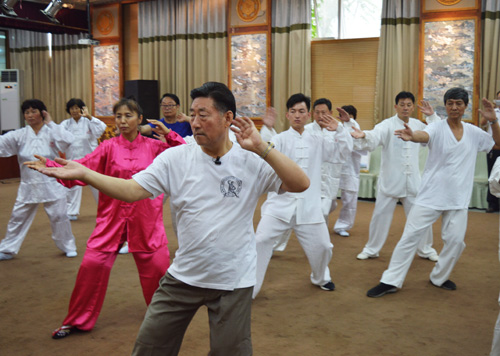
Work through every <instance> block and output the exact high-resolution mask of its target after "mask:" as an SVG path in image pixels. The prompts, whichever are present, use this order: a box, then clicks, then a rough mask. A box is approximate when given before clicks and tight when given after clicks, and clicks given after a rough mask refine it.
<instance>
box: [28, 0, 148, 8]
mask: <svg viewBox="0 0 500 356" xmlns="http://www.w3.org/2000/svg"><path fill="white" fill-rule="evenodd" d="M21 1H24V0H21ZM28 1H30V2H36V3H39V4H49V3H50V0H28ZM62 2H63V3H64V4H68V5H72V6H73V7H74V8H76V9H79V10H85V9H86V8H87V0H62ZM89 2H90V5H104V4H118V3H124V2H128V3H130V2H139V1H123V0H121V1H116V0H89Z"/></svg>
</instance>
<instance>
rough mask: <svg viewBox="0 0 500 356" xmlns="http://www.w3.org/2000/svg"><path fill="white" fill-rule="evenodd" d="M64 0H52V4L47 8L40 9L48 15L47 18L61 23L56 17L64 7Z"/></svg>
mask: <svg viewBox="0 0 500 356" xmlns="http://www.w3.org/2000/svg"><path fill="white" fill-rule="evenodd" d="M63 5H64V4H63V2H62V1H61V0H52V1H51V2H50V4H49V5H48V6H47V7H46V8H45V10H40V11H41V12H42V14H44V15H45V16H47V18H48V19H49V20H50V21H52V22H53V23H56V24H59V21H57V19H56V15H57V13H58V12H59V10H61V8H62V7H63Z"/></svg>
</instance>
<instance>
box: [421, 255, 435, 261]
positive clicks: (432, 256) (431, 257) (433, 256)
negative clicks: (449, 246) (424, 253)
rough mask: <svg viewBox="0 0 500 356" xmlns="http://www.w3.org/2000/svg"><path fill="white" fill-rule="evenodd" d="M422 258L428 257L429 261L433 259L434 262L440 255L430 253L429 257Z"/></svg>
mask: <svg viewBox="0 0 500 356" xmlns="http://www.w3.org/2000/svg"><path fill="white" fill-rule="evenodd" d="M422 258H426V259H428V260H429V261H432V262H437V260H438V258H439V256H438V255H437V254H433V255H430V256H428V257H422Z"/></svg>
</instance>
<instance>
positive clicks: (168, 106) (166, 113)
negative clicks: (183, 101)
mask: <svg viewBox="0 0 500 356" xmlns="http://www.w3.org/2000/svg"><path fill="white" fill-rule="evenodd" d="M160 108H161V113H162V114H163V117H171V116H175V115H177V109H178V108H179V105H177V104H176V103H175V101H174V99H172V98H169V97H168V96H166V97H164V98H163V99H162V100H161V104H160Z"/></svg>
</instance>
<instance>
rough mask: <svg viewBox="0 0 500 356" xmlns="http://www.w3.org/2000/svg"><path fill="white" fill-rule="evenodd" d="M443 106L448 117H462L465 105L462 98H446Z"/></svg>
mask: <svg viewBox="0 0 500 356" xmlns="http://www.w3.org/2000/svg"><path fill="white" fill-rule="evenodd" d="M445 107H446V113H447V114H448V118H449V119H462V116H464V112H465V109H466V108H467V105H465V103H464V101H463V100H462V99H448V100H446V104H445Z"/></svg>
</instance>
